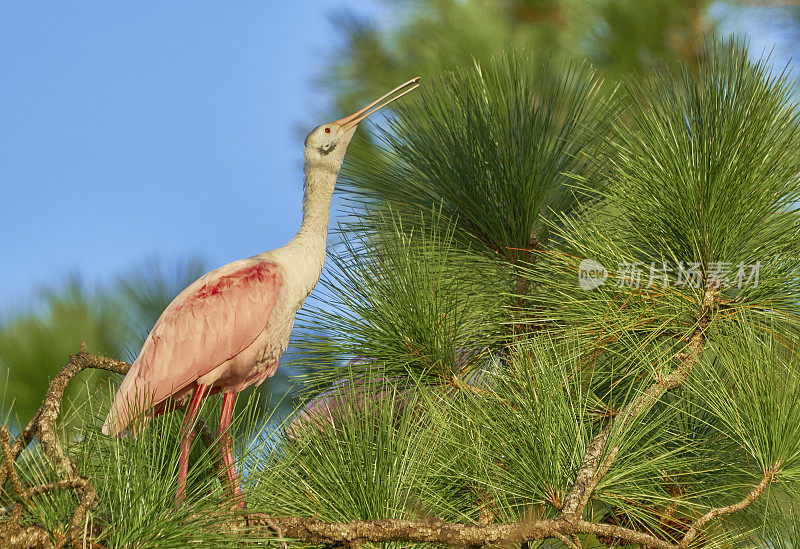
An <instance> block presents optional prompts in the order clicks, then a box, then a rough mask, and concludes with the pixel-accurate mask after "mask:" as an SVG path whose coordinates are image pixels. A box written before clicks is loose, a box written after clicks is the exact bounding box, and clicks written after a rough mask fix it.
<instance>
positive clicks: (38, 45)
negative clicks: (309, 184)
mask: <svg viewBox="0 0 800 549" xmlns="http://www.w3.org/2000/svg"><path fill="white" fill-rule="evenodd" d="M43 5H44V4H43V3H39V2H5V3H3V5H2V7H0V70H2V77H1V79H0V189H1V190H2V194H0V196H1V197H2V208H1V209H0V212H2V214H1V215H0V317H2V314H3V313H8V312H11V311H13V310H18V309H24V307H25V306H26V305H28V304H30V303H31V302H32V299H33V296H34V295H35V289H36V288H38V287H41V286H43V285H47V284H54V283H58V281H60V280H63V279H64V278H65V277H66V276H67V275H68V274H70V273H80V274H81V275H82V276H83V277H84V279H85V280H86V281H87V282H89V283H90V284H93V283H97V282H102V281H107V280H109V279H110V278H111V277H112V276H114V275H115V274H118V273H122V272H125V271H126V270H127V269H129V268H130V267H132V266H134V265H137V264H140V263H141V262H142V261H144V260H145V259H147V258H150V257H153V256H160V257H162V258H165V259H167V260H169V259H173V258H185V257H189V256H195V255H199V256H201V257H203V258H204V259H205V260H206V261H207V262H208V264H209V266H211V267H215V266H218V265H221V264H224V263H227V262H229V261H232V260H234V259H239V258H242V257H247V256H249V255H252V254H254V253H257V252H260V251H265V250H268V249H272V248H275V247H277V246H280V245H282V244H283V243H285V242H286V241H287V240H288V239H289V238H291V236H292V235H293V234H294V232H295V231H296V229H297V226H298V224H299V221H300V197H301V194H302V173H301V159H302V137H303V134H304V133H305V131H307V130H309V129H310V128H311V127H313V126H314V125H316V124H319V123H322V122H325V121H326V120H325V119H324V118H323V117H322V114H323V113H330V109H329V102H328V100H329V98H328V96H327V95H326V94H325V93H322V92H321V91H319V90H316V89H315V87H314V85H313V84H314V78H315V77H316V76H318V75H319V74H320V73H321V72H322V70H323V69H324V67H325V66H326V65H327V64H328V63H329V62H330V59H331V55H333V53H334V52H335V49H336V46H337V45H338V44H339V39H340V37H339V34H338V33H337V32H336V30H335V29H334V28H333V27H332V26H331V24H330V23H329V19H328V16H329V15H330V11H331V9H333V7H335V9H352V10H354V11H357V12H361V13H367V14H371V15H373V16H377V17H382V18H386V17H388V15H389V14H387V12H386V9H387V8H385V7H384V6H385V5H382V4H379V3H377V2H376V1H367V0H361V1H356V0H350V1H339V2H336V3H331V2H324V1H321V0H320V1H292V2H267V1H259V2H256V1H247V2H245V1H242V2H236V3H235V4H224V3H210V2H177V1H176V2H163V3H162V2H159V3H156V2H136V3H133V2H129V3H120V2H114V3H107V2H51V3H47V5H46V7H42V6H43ZM112 6H113V7H112ZM231 6H234V7H233V8H231ZM712 14H714V16H716V17H721V18H723V19H725V23H724V24H723V30H724V31H725V32H728V31H732V30H736V31H741V30H745V31H747V32H748V34H749V35H750V37H751V40H752V44H751V45H752V49H753V50H754V51H756V52H760V51H761V50H763V49H765V48H766V49H767V50H769V49H770V48H771V47H772V46H773V44H775V43H777V48H776V51H775V52H774V59H775V61H776V62H777V63H779V64H781V63H784V62H786V60H787V59H788V58H789V56H790V55H791V54H792V53H793V52H791V51H789V50H787V49H786V47H785V46H784V45H783V44H786V43H788V41H787V40H785V39H784V37H783V34H782V33H785V32H794V31H793V30H792V29H789V30H787V29H785V28H781V27H780V26H776V25H775V24H774V21H775V17H774V13H772V12H770V11H769V10H765V9H757V10H729V9H727V8H725V7H724V5H722V4H719V5H717V6H715V7H714V8H713V9H712ZM793 43H795V44H796V43H797V41H796V40H795V41H793ZM334 114H335V116H336V117H337V118H338V117H339V116H341V115H342V114H344V113H334Z"/></svg>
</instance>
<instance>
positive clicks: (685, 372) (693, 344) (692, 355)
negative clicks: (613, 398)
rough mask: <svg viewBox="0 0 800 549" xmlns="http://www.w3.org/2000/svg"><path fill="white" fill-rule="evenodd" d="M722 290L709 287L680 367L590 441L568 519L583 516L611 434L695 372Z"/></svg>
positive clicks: (572, 493) (566, 508)
mask: <svg viewBox="0 0 800 549" xmlns="http://www.w3.org/2000/svg"><path fill="white" fill-rule="evenodd" d="M718 293H719V292H718V290H717V289H716V288H712V287H709V288H707V289H706V291H705V294H704V296H703V303H702V304H701V310H700V315H699V320H698V322H697V326H696V328H695V329H694V331H693V333H692V336H691V337H690V339H689V343H688V349H689V352H688V353H680V354H679V355H676V358H678V359H680V361H681V362H680V364H679V365H678V367H677V368H675V369H674V370H673V371H672V372H670V373H669V374H668V375H666V376H657V377H656V381H655V383H653V384H652V385H651V386H650V387H648V388H647V389H646V390H645V391H644V392H643V393H641V394H640V395H639V396H638V397H636V398H635V399H634V400H633V401H632V402H630V403H629V404H627V405H626V406H624V407H623V408H622V409H621V410H620V411H619V413H618V414H617V415H616V416H615V417H614V418H613V419H612V420H611V421H610V422H609V423H608V425H606V427H605V428H603V430H602V431H600V432H599V433H598V434H597V435H595V437H594V438H593V439H592V441H591V442H590V443H589V446H588V448H587V449H586V453H585V454H584V456H583V460H581V465H580V467H579V468H578V473H577V474H576V475H575V483H574V484H573V486H572V488H571V489H570V491H569V492H568V493H567V496H566V497H565V498H564V509H563V511H562V516H563V517H564V518H565V519H566V520H570V521H575V520H578V519H580V516H581V515H580V513H582V512H583V509H584V507H585V505H586V503H587V502H588V501H589V498H590V497H591V495H592V491H593V490H594V489H595V488H596V487H597V483H598V482H599V479H598V478H597V477H598V476H600V474H601V467H600V459H601V458H602V457H603V454H604V453H605V450H606V445H607V444H608V439H609V438H610V436H611V434H612V433H613V434H617V435H619V434H622V433H624V432H625V431H626V430H627V429H628V427H630V425H631V424H633V422H634V421H636V419H637V418H638V417H639V416H640V415H641V414H642V413H644V412H645V411H647V410H649V409H650V407H651V406H653V404H655V403H656V402H657V401H658V400H660V399H661V397H662V396H664V393H666V392H667V391H670V390H672V389H675V388H677V387H680V385H681V384H682V383H683V382H684V381H685V380H686V379H687V378H688V377H689V375H690V374H691V373H692V370H693V369H694V366H695V364H696V363H697V358H698V357H699V355H700V353H701V351H702V350H703V347H704V345H705V334H706V329H707V328H708V324H709V321H710V313H711V310H712V309H713V308H714V307H715V306H716V304H717V302H718V300H719V295H718ZM603 474H605V473H603Z"/></svg>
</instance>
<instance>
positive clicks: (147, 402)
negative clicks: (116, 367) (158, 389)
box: [102, 362, 154, 435]
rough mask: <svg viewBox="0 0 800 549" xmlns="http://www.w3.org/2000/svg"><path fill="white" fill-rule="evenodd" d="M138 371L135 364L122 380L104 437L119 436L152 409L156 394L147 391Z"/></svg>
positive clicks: (106, 423) (105, 423) (104, 425)
mask: <svg viewBox="0 0 800 549" xmlns="http://www.w3.org/2000/svg"><path fill="white" fill-rule="evenodd" d="M138 371H139V366H138V364H137V363H136V362H134V363H133V366H131V369H130V370H129V371H128V374H127V375H126V376H125V379H123V380H122V383H121V384H120V386H119V389H118V390H117V394H116V396H115V397H114V401H113V402H112V403H111V408H110V409H109V411H108V416H106V420H105V422H104V423H103V429H102V431H103V434H104V435H119V434H120V433H122V432H123V431H125V429H126V428H128V426H129V425H131V422H133V421H134V420H135V419H137V418H144V417H146V415H147V414H145V412H146V411H147V410H149V409H150V408H151V407H152V404H153V396H154V394H153V393H152V392H151V391H148V390H147V387H146V386H145V385H144V383H143V382H142V380H141V378H140V377H139V376H138V375H137V373H138Z"/></svg>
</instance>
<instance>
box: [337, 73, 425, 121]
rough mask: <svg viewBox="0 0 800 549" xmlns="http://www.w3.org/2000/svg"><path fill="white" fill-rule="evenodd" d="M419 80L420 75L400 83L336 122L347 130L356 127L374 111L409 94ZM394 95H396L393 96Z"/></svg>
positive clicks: (417, 84)
mask: <svg viewBox="0 0 800 549" xmlns="http://www.w3.org/2000/svg"><path fill="white" fill-rule="evenodd" d="M419 80H420V78H419V76H417V77H416V78H412V79H411V80H409V81H408V82H406V83H405V84H400V85H399V86H397V87H396V88H395V89H393V90H392V91H390V92H389V93H387V94H384V95H383V96H381V97H379V98H378V99H376V100H375V101H373V102H372V103H370V104H369V105H367V106H366V107H364V108H363V109H360V110H358V111H356V112H354V113H353V114H351V115H350V116H345V117H344V118H341V119H339V120H337V121H336V122H334V124H337V125H338V126H340V127H341V128H342V129H345V130H349V129H351V128H352V129H355V127H356V126H357V125H358V123H359V122H361V121H362V120H364V119H365V118H366V117H368V116H369V115H371V114H372V113H374V112H375V111H377V110H378V109H381V108H383V107H385V106H386V105H388V104H389V103H391V102H392V101H395V100H397V99H400V98H401V97H403V96H404V95H405V94H407V93H408V92H410V91H412V90H413V89H414V88H417V87H418V86H419ZM398 92H401V93H398ZM395 93H397V95H394V94H395ZM392 95H394V97H392ZM384 100H385V101H384ZM381 101H383V103H381Z"/></svg>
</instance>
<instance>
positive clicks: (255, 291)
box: [103, 262, 283, 434]
mask: <svg viewBox="0 0 800 549" xmlns="http://www.w3.org/2000/svg"><path fill="white" fill-rule="evenodd" d="M282 285H283V277H282V275H281V273H280V270H279V269H278V267H277V265H275V264H274V263H271V262H259V263H256V264H251V265H247V266H243V267H242V268H239V269H235V270H232V271H228V272H225V271H220V272H219V273H209V275H206V276H205V277H203V278H201V279H200V280H198V281H197V282H196V283H195V284H193V285H192V286H190V287H189V288H188V289H187V291H185V292H184V293H182V294H181V295H180V296H178V297H177V298H176V299H175V300H174V301H173V302H172V303H171V304H170V305H169V307H167V308H166V310H165V311H164V313H163V314H162V315H161V317H160V318H159V319H158V322H156V324H155V326H154V327H153V330H152V331H151V332H150V335H149V336H148V337H147V340H146V341H145V342H144V345H142V350H141V351H140V352H139V356H138V357H137V358H136V361H135V362H134V363H133V366H132V367H131V369H130V371H129V372H128V374H127V375H126V376H125V379H124V380H123V381H122V384H121V385H120V388H119V390H118V391H117V395H116V397H115V398H114V404H113V405H112V407H111V411H110V412H109V415H108V418H107V419H106V422H105V424H104V425H103V432H104V433H113V434H117V433H119V432H120V431H122V430H123V429H125V427H126V426H127V424H128V423H129V422H130V421H131V419H132V418H133V417H136V416H137V415H139V414H140V413H142V412H143V411H144V410H145V409H148V408H150V407H152V406H156V405H157V404H159V403H161V402H163V401H164V400H165V399H167V398H169V397H170V396H172V395H175V394H176V393H178V392H180V391H181V390H182V389H184V388H185V387H187V386H188V385H190V384H191V383H194V382H195V381H196V380H197V379H198V378H199V377H201V376H203V375H205V374H207V373H209V372H210V371H211V370H213V369H214V368H216V367H217V366H219V365H220V364H222V363H223V362H225V361H226V360H228V359H229V358H231V357H234V356H236V355H237V354H239V353H240V352H242V351H243V350H244V349H245V348H246V347H247V346H248V345H250V344H251V343H252V342H253V341H254V340H255V339H256V337H258V335H259V334H260V333H261V332H262V331H263V330H264V328H265V327H266V325H267V322H268V321H269V318H270V315H271V313H272V310H273V308H274V306H275V303H276V301H277V300H278V296H279V293H280V289H281V287H282Z"/></svg>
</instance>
